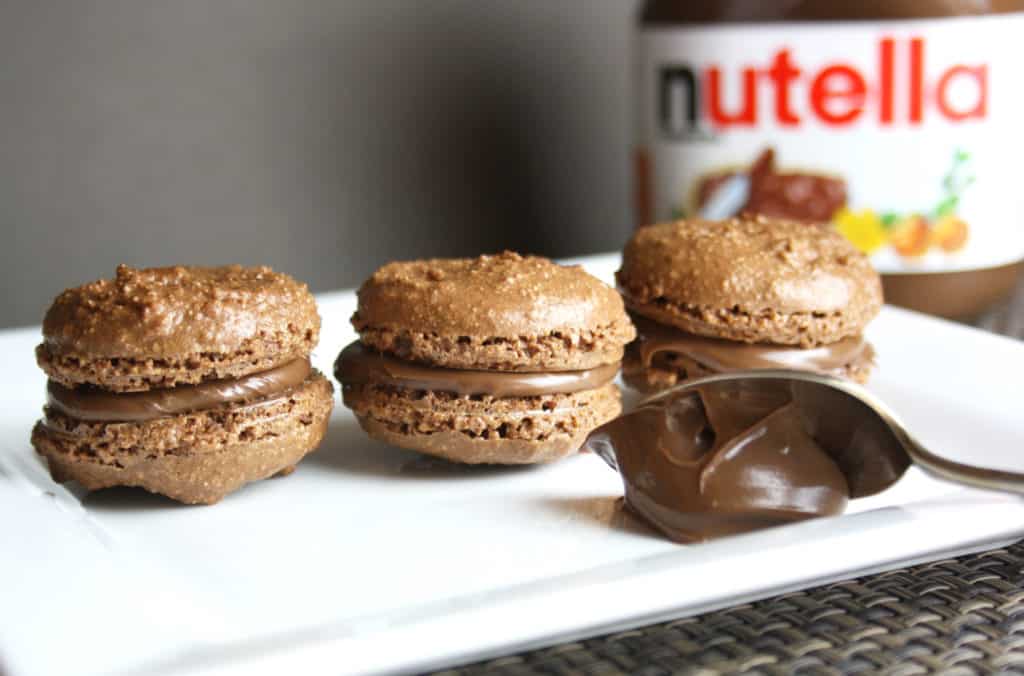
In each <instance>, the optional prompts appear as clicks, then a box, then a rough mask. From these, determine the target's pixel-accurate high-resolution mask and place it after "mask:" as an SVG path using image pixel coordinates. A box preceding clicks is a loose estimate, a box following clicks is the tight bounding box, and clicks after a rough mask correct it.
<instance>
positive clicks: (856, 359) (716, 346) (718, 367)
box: [633, 316, 874, 373]
mask: <svg viewBox="0 0 1024 676" xmlns="http://www.w3.org/2000/svg"><path fill="white" fill-rule="evenodd" d="M633 323H634V324H635V325H636V327H637V334H638V336H637V347H638V349H639V353H640V359H641V361H642V362H643V365H644V367H645V368H650V366H651V363H652V362H653V361H654V358H655V357H656V356H657V355H658V354H661V353H666V352H669V353H672V354H676V355H680V356H682V357H685V358H686V359H689V360H691V361H693V362H694V363H695V364H697V365H699V366H700V367H702V369H703V370H708V371H713V372H716V373H725V372H729V371H741V370H748V369H803V370H807V371H817V372H819V373H839V372H841V371H842V370H843V369H844V368H845V367H847V366H849V365H851V364H858V363H863V362H864V361H871V360H873V359H874V349H873V348H872V347H871V345H870V343H867V342H866V341H865V340H864V337H863V336H851V337H849V338H844V339H842V340H840V341H838V342H835V343H829V344H828V345H820V346H818V347H813V348H801V347H796V346H786V345H765V344H750V343H740V342H737V341H734V340H722V339H719V338H706V337H704V336H697V335H694V334H691V333H686V332H684V331H680V330H678V329H675V328H672V327H670V326H665V325H663V324H659V323H657V322H653V321H651V320H649V319H644V318H642V317H637V316H634V317H633Z"/></svg>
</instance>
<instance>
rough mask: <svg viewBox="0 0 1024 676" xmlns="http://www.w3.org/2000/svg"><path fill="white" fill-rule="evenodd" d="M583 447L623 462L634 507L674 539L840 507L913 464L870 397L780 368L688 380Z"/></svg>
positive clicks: (685, 539) (745, 528) (753, 526)
mask: <svg viewBox="0 0 1024 676" xmlns="http://www.w3.org/2000/svg"><path fill="white" fill-rule="evenodd" d="M585 447H586V448H589V449H590V450H592V451H594V452H595V453H597V454H598V455H600V456H601V457H602V458H603V459H604V460H605V461H606V462H608V463H609V464H610V465H612V466H613V467H615V468H617V469H618V470H619V472H620V474H621V475H622V480H623V484H624V487H625V498H626V504H627V505H628V507H629V508H631V509H632V510H633V511H634V512H636V513H637V514H639V515H640V516H641V517H643V518H644V519H645V520H647V521H649V522H650V523H651V524H652V525H654V526H655V527H656V528H657V529H658V530H660V531H661V532H663V533H664V534H665V535H667V536H668V537H669V538H671V539H673V540H675V541H677V542H697V541H701V540H706V539H709V538H714V537H719V536H723V535H730V534H734V533H742V532H746V531H751V530H756V529H760V528H764V527H768V526H773V525H779V524H784V523H789V522H792V521H798V520H802V519H808V518H812V517H817V516H830V515H835V514H840V513H842V512H843V510H844V509H845V507H846V503H847V501H848V500H849V499H850V498H853V497H861V496H864V495H870V494H873V493H877V492H878V491H880V490H883V489H884V488H886V487H888V486H889V485H891V484H892V483H894V482H895V481H896V480H897V479H898V478H899V477H900V476H901V475H902V473H903V472H904V471H905V470H906V468H907V467H908V466H909V464H910V461H909V458H908V457H907V456H906V452H905V451H904V450H903V449H902V447H901V446H900V445H899V443H898V442H897V441H896V440H895V439H894V438H893V437H892V433H891V431H889V430H888V429H887V428H886V427H885V424H884V422H882V421H881V420H879V419H878V417H877V415H875V414H873V413H871V412H870V410H868V409H867V407H866V406H865V405H864V404H863V403H862V402H860V401H858V400H856V399H854V398H853V397H850V396H848V395H844V394H842V393H840V392H836V391H833V390H831V389H830V388H828V387H826V386H821V385H815V384H813V383H803V382H794V381H789V380H786V379H782V378H780V379H763V380H755V379H749V380H730V381H720V382H716V383H709V384H706V385H698V386H695V387H686V388H681V389H680V390H678V391H676V392H673V393H670V394H668V395H666V396H663V397H658V398H655V399H653V400H650V401H649V402H648V403H645V404H642V405H641V406H640V407H639V408H637V409H636V410H635V411H633V412H631V413H628V414H626V415H623V416H620V417H619V418H617V419H615V420H613V421H611V422H609V423H607V424H605V425H603V426H602V427H599V428H598V429H596V430H594V431H593V432H592V433H591V434H590V437H589V438H588V439H587V441H586V443H585Z"/></svg>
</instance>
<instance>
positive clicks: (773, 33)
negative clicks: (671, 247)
mask: <svg viewBox="0 0 1024 676" xmlns="http://www.w3.org/2000/svg"><path fill="white" fill-rule="evenodd" d="M1022 68H1024V0H1013V1H1000V0H991V1H985V0H976V1H967V0H960V1H956V0H947V1H942V0H917V1H914V0H902V1H899V0H895V1H886V0H871V1H867V0H864V1H858V2H840V1H839V0H831V1H826V0H819V1H815V0H804V1H802V2H800V1H793V0H788V1H787V0H774V1H771V0H765V1H762V2H755V1H746V2H745V1H743V0H720V1H718V2H693V1H691V0H648V1H647V2H646V3H645V4H644V6H643V8H642V11H641V15H640V27H639V34H638V39H637V41H636V71H635V100H636V116H635V122H636V130H635V132H636V141H637V144H636V157H635V178H636V183H635V190H636V195H635V198H636V210H637V219H638V223H639V224H640V225H643V224H647V223H654V222H658V221H662V220H667V219H671V218H681V217H703V218H710V219H720V218H727V217H729V216H732V215H736V214H739V213H741V212H759V213H763V214H766V215H769V216H775V217H782V218H790V219H796V220H805V221H808V222H812V221H827V222H831V223H833V224H834V225H835V227H836V228H837V229H838V230H839V231H840V232H842V233H843V234H844V235H845V236H846V237H848V238H849V239H850V240H851V241H852V242H853V243H854V244H856V245H857V246H858V247H859V248H860V249H861V250H863V251H864V252H865V253H867V254H868V255H869V256H870V257H871V260H872V262H873V263H874V265H875V266H876V267H877V268H878V270H879V272H880V273H882V279H883V284H884V287H885V294H886V300H887V301H888V302H891V303H895V304H897V305H903V306H906V307H911V308H914V309H918V310H922V311H925V312H931V313H933V314H939V315H943V316H948V317H968V316H972V315H975V314H977V313H979V312H981V311H982V310H983V309H985V307H987V306H989V305H991V304H992V303H993V302H995V301H997V300H998V299H999V298H1000V297H1002V296H1004V295H1006V294H1007V293H1008V292H1009V291H1010V290H1011V289H1012V288H1013V286H1014V284H1015V282H1016V280H1017V278H1018V276H1019V274H1020V272H1021V270H1022V269H1024V262H1022V261H1024V186H1022V185H1021V179H1020V175H1021V172H1020V169H1019V167H1020V166H1021V165H1022V162H1024V132H1021V120H1024V85H1022V82H1024V80H1022V79H1021V69H1022Z"/></svg>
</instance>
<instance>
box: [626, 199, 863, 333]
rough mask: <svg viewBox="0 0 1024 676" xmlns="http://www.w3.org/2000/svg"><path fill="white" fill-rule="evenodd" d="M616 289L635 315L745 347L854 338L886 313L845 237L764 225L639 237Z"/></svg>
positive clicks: (678, 229)
mask: <svg viewBox="0 0 1024 676" xmlns="http://www.w3.org/2000/svg"><path fill="white" fill-rule="evenodd" d="M616 279H617V281H618V284H619V288H620V290H621V291H622V293H623V295H624V296H625V298H626V302H627V305H628V306H629V307H630V309H631V310H633V311H635V312H637V313H638V314H641V315H644V316H648V317H650V318H651V319H655V320H656V321H660V322H662V323H668V324H671V325H674V326H677V327H679V328H681V329H684V330H687V331H691V332H694V333H699V334H701V335H709V336H718V337H726V338H733V339H737V340H746V341H751V342H755V341H766V342H779V343H794V344H795V343H799V344H805V345H806V344H816V343H820V342H831V341H834V340H838V339H840V338H842V337H845V336H849V335H856V334H858V333H860V332H861V331H862V330H863V328H864V326H865V325H866V324H867V323H868V322H869V321H870V320H871V319H872V318H873V317H874V316H875V315H876V314H877V313H878V311H879V309H880V308H881V305H882V287H881V280H880V278H879V276H878V273H877V272H876V271H875V270H874V268H872V266H871V263H870V262H869V260H868V259H867V257H866V256H865V255H864V254H862V253H861V252H860V251H858V250H857V249H856V248H855V247H854V246H853V245H852V244H851V243H850V242H849V241H847V240H846V238H844V237H843V236H842V235H841V234H839V233H838V232H836V231H835V230H834V229H833V228H831V227H829V226H827V225H809V224H806V223H795V222H792V221H785V220H775V219H769V218H765V217H751V218H734V219H730V220H727V221H704V220H681V221H675V222H670V223H661V224H658V225H652V226H648V227H644V228H641V229H640V230H638V231H637V232H636V234H634V236H633V238H632V239H631V240H630V241H629V243H628V244H627V245H626V248H625V251H624V253H623V259H622V268H621V269H620V270H619V271H618V273H617V274H616Z"/></svg>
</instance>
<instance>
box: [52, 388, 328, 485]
mask: <svg viewBox="0 0 1024 676" xmlns="http://www.w3.org/2000/svg"><path fill="white" fill-rule="evenodd" d="M333 406H334V399H333V388H332V386H331V384H330V382H329V381H328V380H327V378H325V377H324V376H323V375H322V374H320V373H319V372H315V371H314V372H313V373H312V374H311V375H310V377H309V378H308V379H307V380H306V381H305V382H304V383H303V384H302V385H300V386H299V387H297V388H295V389H294V390H293V391H292V392H290V393H287V394H285V395H282V396H281V397H275V398H271V399H269V400H267V401H262V402H248V403H236V404H230V405H226V406H223V407H219V408H217V409H213V410H207V411H196V412H192V413H186V414H182V415H177V416H171V417H166V418H160V419H157V420H151V421H146V422H137V423H136V422H111V423H85V422H81V421H77V420H75V419H73V418H68V417H67V416H63V415H61V414H59V413H56V412H55V411H52V410H50V409H47V411H46V418H45V420H44V421H40V422H39V423H37V424H36V426H35V428H34V429H33V431H32V444H33V446H34V447H35V448H36V450H37V451H38V452H39V453H40V454H41V455H42V456H43V457H45V458H46V459H47V462H48V464H49V468H50V473H51V475H52V476H53V478H54V480H55V481H58V482H65V481H75V482H77V483H78V484H80V485H81V486H82V487H84V488H85V489H87V490H90V491H93V490H99V489H103V488H109V487H113V486H137V487H140V488H143V489H145V490H147V491H150V492H152V493H159V494H161V495H165V496H167V497H169V498H171V499H173V500H176V501H178V502H183V503H186V504H213V503H216V502H218V501H220V500H221V499H222V498H223V497H224V496H225V495H227V494H228V493H231V492H233V491H235V490H237V489H239V488H241V487H242V486H243V485H244V484H246V483H249V482H252V481H258V480H260V479H266V478H269V477H272V476H274V475H276V474H287V473H289V471H290V470H291V468H293V467H294V465H295V464H296V463H297V462H299V461H300V460H301V459H302V458H303V457H304V456H305V455H306V454H307V453H309V452H310V451H312V450H314V449H315V448H316V447H317V446H318V445H319V444H320V442H321V440H322V439H323V437H324V435H325V434H326V432H327V422H328V418H329V417H330V413H331V410H332V409H333ZM140 449H144V450H140Z"/></svg>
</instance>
